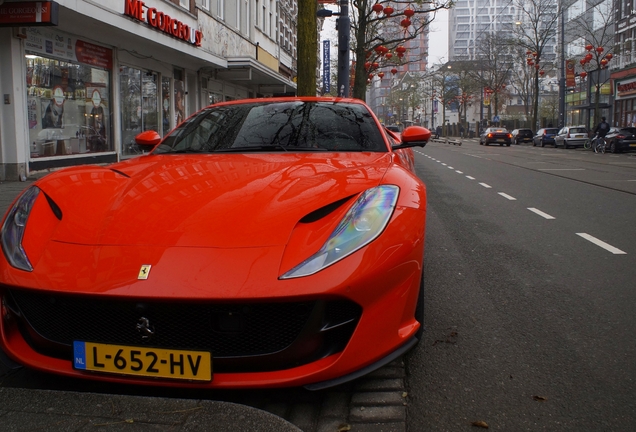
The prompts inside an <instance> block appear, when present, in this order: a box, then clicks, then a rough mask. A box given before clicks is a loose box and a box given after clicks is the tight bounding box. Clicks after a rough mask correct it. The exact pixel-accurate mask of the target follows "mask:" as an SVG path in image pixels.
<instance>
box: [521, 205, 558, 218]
mask: <svg viewBox="0 0 636 432" xmlns="http://www.w3.org/2000/svg"><path fill="white" fill-rule="evenodd" d="M528 210H530V211H531V212H533V213H536V214H538V215H539V216H541V217H543V218H546V219H555V218H554V216H550V215H549V214H547V213H543V212H542V211H541V210H539V209H536V208H534V207H528Z"/></svg>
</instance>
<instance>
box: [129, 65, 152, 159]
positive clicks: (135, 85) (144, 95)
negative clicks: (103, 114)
mask: <svg viewBox="0 0 636 432" xmlns="http://www.w3.org/2000/svg"><path fill="white" fill-rule="evenodd" d="M119 70H120V72H119V87H120V100H121V118H122V131H121V133H122V154H123V155H132V154H136V153H138V149H137V146H135V145H134V139H135V136H136V135H137V134H139V133H141V132H143V131H147V130H154V131H157V132H160V130H159V109H158V88H157V75H156V74H155V73H153V72H148V71H142V70H140V69H136V68H133V67H128V66H122V67H120V69H119Z"/></svg>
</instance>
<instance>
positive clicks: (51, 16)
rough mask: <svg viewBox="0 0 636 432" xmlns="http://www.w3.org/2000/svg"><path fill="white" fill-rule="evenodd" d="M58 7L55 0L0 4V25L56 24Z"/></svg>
mask: <svg viewBox="0 0 636 432" xmlns="http://www.w3.org/2000/svg"><path fill="white" fill-rule="evenodd" d="M58 9H59V7H58V4H57V3H55V2H19V3H5V4H2V5H0V27H18V26H24V25H26V26H56V25H57V22H58V19H59V11H58Z"/></svg>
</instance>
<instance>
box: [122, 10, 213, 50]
mask: <svg viewBox="0 0 636 432" xmlns="http://www.w3.org/2000/svg"><path fill="white" fill-rule="evenodd" d="M124 1H125V9H124V15H128V16H129V17H131V18H134V19H137V20H139V21H141V22H145V23H147V24H148V25H149V26H151V27H154V28H156V29H157V30H160V31H162V32H164V33H167V34H169V35H171V36H173V37H176V38H178V39H181V40H184V41H186V42H189V43H191V44H194V45H196V46H201V40H202V39H203V33H202V32H201V31H199V30H197V29H195V28H192V27H190V26H189V25H187V24H184V23H182V22H181V21H179V20H177V19H174V18H172V17H170V15H168V14H166V13H163V12H161V11H159V10H157V8H154V7H152V8H151V7H147V6H146V4H145V3H144V2H143V1H141V0H124ZM144 8H146V11H145V12H144Z"/></svg>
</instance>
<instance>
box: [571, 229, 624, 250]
mask: <svg viewBox="0 0 636 432" xmlns="http://www.w3.org/2000/svg"><path fill="white" fill-rule="evenodd" d="M576 235H577V236H581V237H583V238H584V239H585V240H587V241H591V242H592V243H594V244H595V245H596V246H600V247H602V248H603V249H605V250H606V251H608V252H611V253H613V254H614V255H626V254H627V252H623V251H622V250H620V249H618V248H615V247H614V246H612V245H609V244H607V243H605V242H604V241H602V240H599V239H597V238H596V237H593V236H591V235H589V234H587V233H576Z"/></svg>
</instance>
